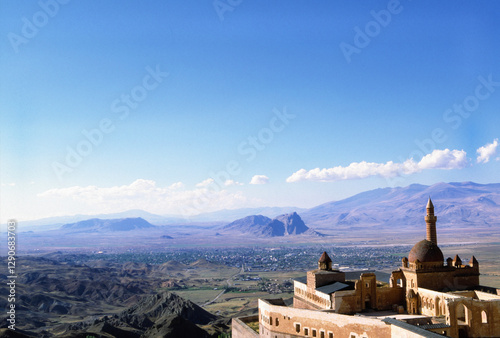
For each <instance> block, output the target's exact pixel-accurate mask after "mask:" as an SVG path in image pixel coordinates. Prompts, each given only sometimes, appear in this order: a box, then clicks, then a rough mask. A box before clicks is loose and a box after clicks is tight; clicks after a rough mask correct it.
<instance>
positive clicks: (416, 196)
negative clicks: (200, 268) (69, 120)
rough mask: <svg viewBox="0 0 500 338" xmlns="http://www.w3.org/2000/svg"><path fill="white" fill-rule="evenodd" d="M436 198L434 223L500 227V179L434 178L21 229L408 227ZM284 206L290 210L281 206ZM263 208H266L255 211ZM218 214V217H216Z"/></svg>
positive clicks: (59, 220)
mask: <svg viewBox="0 0 500 338" xmlns="http://www.w3.org/2000/svg"><path fill="white" fill-rule="evenodd" d="M429 196H430V197H431V198H432V200H433V201H434V202H435V203H434V205H435V207H436V215H437V216H438V225H439V226H440V227H449V226H452V225H457V224H458V225H482V226H493V227H500V183H492V184H478V183H474V182H451V183H437V184H434V185H431V186H428V185H422V184H411V185H409V186H406V187H395V188H380V189H374V190H370V191H365V192H362V193H359V194H356V195H354V196H351V197H349V198H346V199H343V200H339V201H332V202H328V203H324V204H321V205H319V206H316V207H314V208H311V209H300V208H293V207H287V208H281V207H276V208H274V207H264V208H243V209H235V210H220V211H216V212H212V213H205V214H200V215H197V216H192V217H190V218H182V217H176V216H172V217H170V216H159V215H155V214H151V213H148V212H146V211H143V210H129V211H126V212H122V213H117V214H107V215H96V216H85V215H76V216H63V217H54V218H47V219H42V220H36V221H20V222H19V223H20V229H23V230H28V229H31V230H54V229H59V228H60V227H61V225H63V224H68V223H77V222H79V221H84V220H89V219H95V218H98V219H101V220H103V219H122V218H131V217H134V218H137V217H140V218H142V219H145V220H147V221H148V222H150V224H151V223H152V224H154V225H186V224H187V225H200V226H203V227H207V224H203V223H201V222H211V223H210V224H212V225H211V226H216V225H218V224H216V223H219V224H222V223H225V222H231V221H233V220H235V219H237V220H240V219H243V218H246V216H249V215H254V216H255V215H261V216H263V217H266V219H270V218H271V217H276V215H279V214H287V213H293V212H300V215H301V218H302V219H303V220H304V222H305V223H306V224H308V226H312V227H314V228H315V229H318V230H320V229H329V230H334V229H340V228H344V229H349V228H352V227H359V226H374V225H377V226H381V227H395V226H398V227H407V226H416V225H421V224H422V222H423V221H422V218H423V216H424V212H425V210H424V209H425V204H426V202H427V199H428V197H429ZM283 210H291V211H286V212H281V213H279V211H283ZM259 211H265V212H262V213H261V212H259ZM216 220H218V222H216Z"/></svg>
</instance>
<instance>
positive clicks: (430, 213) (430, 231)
mask: <svg viewBox="0 0 500 338" xmlns="http://www.w3.org/2000/svg"><path fill="white" fill-rule="evenodd" d="M426 209H427V215H426V216H425V223H426V225H427V226H426V230H427V240H428V241H430V242H433V243H434V244H436V245H437V235H436V220H437V217H436V216H434V205H433V204H432V201H431V197H430V196H429V201H428V202H427V207H426Z"/></svg>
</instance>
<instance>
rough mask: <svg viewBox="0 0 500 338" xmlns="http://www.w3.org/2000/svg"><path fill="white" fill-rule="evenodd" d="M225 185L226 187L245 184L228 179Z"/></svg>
mask: <svg viewBox="0 0 500 338" xmlns="http://www.w3.org/2000/svg"><path fill="white" fill-rule="evenodd" d="M224 185H225V186H226V187H232V186H235V185H243V183H240V182H237V181H235V180H227V181H226V182H224Z"/></svg>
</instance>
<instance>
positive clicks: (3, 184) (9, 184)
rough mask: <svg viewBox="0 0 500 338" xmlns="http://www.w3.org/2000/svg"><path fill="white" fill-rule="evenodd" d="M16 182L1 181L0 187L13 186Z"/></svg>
mask: <svg viewBox="0 0 500 338" xmlns="http://www.w3.org/2000/svg"><path fill="white" fill-rule="evenodd" d="M15 186H16V183H14V182H11V183H2V187H15Z"/></svg>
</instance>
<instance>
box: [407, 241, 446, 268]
mask: <svg viewBox="0 0 500 338" xmlns="http://www.w3.org/2000/svg"><path fill="white" fill-rule="evenodd" d="M408 260H409V261H410V263H415V261H417V260H418V261H420V262H422V263H428V262H443V261H444V257H443V253H442V252H441V249H439V247H438V246H437V244H435V243H434V242H431V241H428V240H426V239H424V240H421V241H420V242H418V243H417V244H415V245H414V246H413V248H412V249H411V251H410V254H409V255H408Z"/></svg>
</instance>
